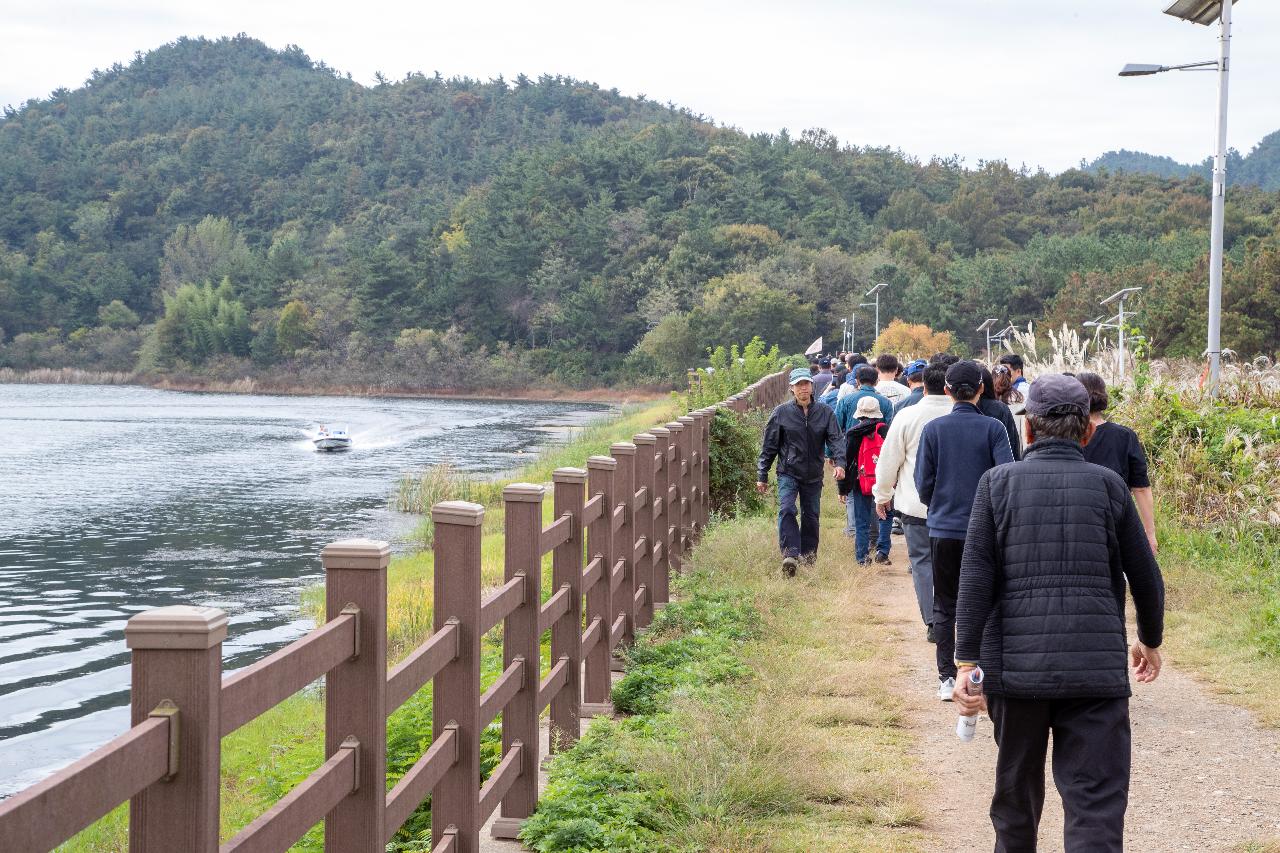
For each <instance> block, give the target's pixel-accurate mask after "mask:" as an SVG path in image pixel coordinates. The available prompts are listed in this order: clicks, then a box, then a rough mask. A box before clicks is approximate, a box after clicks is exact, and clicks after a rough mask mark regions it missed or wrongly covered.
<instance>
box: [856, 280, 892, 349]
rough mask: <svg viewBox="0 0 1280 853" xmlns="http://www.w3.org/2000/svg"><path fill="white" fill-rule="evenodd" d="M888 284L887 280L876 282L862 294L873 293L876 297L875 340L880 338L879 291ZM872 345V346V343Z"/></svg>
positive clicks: (870, 294) (869, 294)
mask: <svg viewBox="0 0 1280 853" xmlns="http://www.w3.org/2000/svg"><path fill="white" fill-rule="evenodd" d="M888 286H889V283H888V282H885V281H882V282H880V283H879V284H877V285H876V286H875V287H873V288H871V289H870V290H868V291H867V292H866V293H864V294H862V295H863V296H873V295H874V296H875V298H876V301H875V306H876V340H877V341H878V340H880V291H882V290H884V289H885V288H886V287H888ZM872 346H874V344H873V345H872Z"/></svg>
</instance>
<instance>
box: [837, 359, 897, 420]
mask: <svg viewBox="0 0 1280 853" xmlns="http://www.w3.org/2000/svg"><path fill="white" fill-rule="evenodd" d="M853 375H854V382H855V383H856V389H855V390H854V391H853V393H851V394H848V395H845V396H842V397H840V399H839V400H838V401H837V402H836V423H838V424H839V425H840V432H841V433H846V432H848V431H849V430H850V429H851V428H852V427H853V422H854V421H855V420H856V418H855V417H854V414H853V413H854V412H855V411H857V408H858V401H859V400H861V399H862V398H863V397H874V398H875V400H876V402H877V403H879V404H880V413H881V414H882V415H883V416H884V422H885V423H890V422H891V421H892V420H893V406H891V405H889V401H888V399H887V398H885V396H884V395H883V394H880V393H879V392H878V391H876V380H878V379H879V378H880V374H879V372H877V371H876V369H875V368H874V367H872V366H871V365H869V364H860V365H858V367H857V368H855V369H854V371H853Z"/></svg>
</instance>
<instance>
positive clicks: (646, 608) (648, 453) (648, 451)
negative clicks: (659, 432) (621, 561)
mask: <svg viewBox="0 0 1280 853" xmlns="http://www.w3.org/2000/svg"><path fill="white" fill-rule="evenodd" d="M657 440H658V439H657V437H656V436H653V435H650V434H649V433H647V432H641V433H636V434H635V435H633V436H631V441H632V442H633V443H634V444H635V446H636V483H635V490H636V491H637V492H639V491H640V490H641V489H645V495H646V499H645V505H644V506H642V507H639V508H637V509H636V518H635V538H636V540H637V541H638V540H640V539H643V540H644V553H642V554H641V555H640V557H639V559H637V560H636V594H637V595H639V590H640V588H641V587H643V588H644V598H642V599H641V600H640V602H639V604H637V605H636V630H639V629H641V628H643V627H645V626H646V625H648V624H649V623H650V622H652V621H653V574H654V571H653V543H654V542H655V541H656V540H655V537H654V530H655V528H656V525H655V524H654V520H653V499H654V494H655V492H654V486H653V484H654V476H653V464H654V461H655V458H654V454H653V450H654V446H655V445H656V443H657Z"/></svg>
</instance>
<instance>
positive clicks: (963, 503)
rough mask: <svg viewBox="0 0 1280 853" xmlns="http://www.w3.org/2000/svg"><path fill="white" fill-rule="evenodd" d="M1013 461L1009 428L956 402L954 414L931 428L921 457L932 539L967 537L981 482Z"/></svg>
mask: <svg viewBox="0 0 1280 853" xmlns="http://www.w3.org/2000/svg"><path fill="white" fill-rule="evenodd" d="M1012 461H1013V451H1012V450H1011V449H1010V448H1009V434H1008V433H1006V432H1005V430H1004V426H1003V425H1002V424H1001V423H1000V422H999V421H998V420H996V419H995V418H989V417H987V416H986V415H984V414H982V412H980V411H978V408H977V407H976V406H974V405H973V404H972V403H956V404H955V406H954V407H953V408H952V409H951V414H949V415H943V416H942V417H940V418H938V419H936V420H933V421H930V422H929V423H928V424H926V425H925V428H924V430H923V431H922V432H921V433H920V449H919V451H917V456H916V490H917V491H918V492H919V493H920V500H921V501H923V502H924V503H925V504H927V505H928V507H929V516H928V518H926V519H925V521H926V523H927V524H928V525H929V535H930V536H932V537H933V538H934V539H964V537H965V532H966V531H967V530H968V529H969V513H970V512H972V510H973V496H974V494H975V493H976V492H977V490H978V481H979V480H980V479H982V475H983V474H985V473H986V472H987V470H988V469H990V468H994V467H995V466H997V465H1003V464H1005V463H1006V462H1012Z"/></svg>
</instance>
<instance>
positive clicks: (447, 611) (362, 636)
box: [0, 373, 786, 853]
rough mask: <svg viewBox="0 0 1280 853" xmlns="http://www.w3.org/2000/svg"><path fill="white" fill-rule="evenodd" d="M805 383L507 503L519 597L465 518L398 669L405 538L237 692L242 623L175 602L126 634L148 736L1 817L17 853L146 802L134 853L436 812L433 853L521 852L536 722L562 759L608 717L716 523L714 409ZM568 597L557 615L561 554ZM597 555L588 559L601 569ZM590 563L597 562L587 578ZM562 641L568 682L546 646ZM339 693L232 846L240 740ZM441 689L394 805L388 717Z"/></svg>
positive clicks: (349, 549) (618, 453) (474, 520)
mask: <svg viewBox="0 0 1280 853" xmlns="http://www.w3.org/2000/svg"><path fill="white" fill-rule="evenodd" d="M785 394H786V379H785V373H778V374H774V375H771V376H768V377H765V378H764V379H762V380H760V381H759V382H756V383H755V384H753V385H752V386H751V387H749V388H747V389H746V390H745V391H743V392H741V393H739V394H735V395H734V396H733V397H731V398H729V399H728V400H725V401H724V402H722V403H719V404H716V405H715V406H712V407H709V408H706V409H701V410H698V411H696V412H691V413H690V414H689V415H687V416H685V417H682V418H679V419H678V420H676V421H673V422H671V423H668V424H666V425H665V426H662V427H655V428H654V429H651V430H649V431H648V432H646V433H641V434H639V435H636V436H635V437H634V438H633V441H632V442H626V443H619V444H614V445H613V446H612V447H611V453H610V455H609V456H592V457H591V458H589V459H588V460H587V462H586V469H585V470H584V469H581V468H560V469H557V470H556V471H555V473H554V474H553V475H552V482H553V485H552V498H551V499H552V502H553V513H554V516H555V521H553V522H552V523H551V524H550V525H549V526H547V527H545V528H544V527H543V526H542V504H543V501H544V499H545V490H544V488H543V487H542V486H540V485H534V484H531V483H514V484H512V485H509V486H507V487H506V488H505V489H504V490H503V512H504V514H505V537H504V539H505V541H504V549H505V582H504V583H503V585H502V586H500V587H499V588H498V589H496V590H493V591H491V592H490V593H489V595H488V596H487V597H482V596H481V578H480V545H481V536H482V523H483V521H484V513H485V509H484V507H482V506H480V505H479V504H473V503H466V502H463V501H445V502H443V503H439V504H436V505H435V506H434V507H432V509H431V518H432V521H433V522H434V525H435V544H434V549H435V572H434V574H435V605H434V606H435V625H434V632H433V633H432V635H431V638H430V639H428V640H427V641H426V642H425V643H423V644H422V645H421V646H419V647H418V648H417V649H416V650H414V651H413V652H412V653H411V654H409V655H408V657H406V658H405V659H404V660H403V661H401V662H400V663H399V664H397V665H396V666H395V667H393V668H392V669H391V670H390V671H388V669H387V566H388V564H389V562H390V558H391V550H390V548H389V547H388V545H387V544H386V543H385V542H373V541H369V540H362V539H353V540H346V541H342V542H334V543H332V544H330V545H328V546H326V547H325V548H324V550H323V552H322V554H321V560H322V562H323V565H324V570H325V610H326V622H325V623H324V624H323V625H321V626H320V627H318V628H316V629H315V630H313V631H311V632H310V633H309V634H307V635H306V636H305V637H303V638H301V639H299V640H297V641H296V642H294V643H291V644H290V645H288V646H286V647H285V648H283V649H280V650H279V651H277V652H275V653H274V654H272V655H270V656H268V657H266V658H263V659H262V660H260V661H258V662H257V663H255V664H253V665H252V666H249V667H246V668H245V669H242V670H239V671H237V672H236V673H234V674H233V675H231V676H230V677H228V678H225V679H224V678H223V676H222V642H223V640H224V639H226V636H227V616H226V614H225V613H224V612H223V611H221V610H219V609H217V608H213V607H191V606H186V605H177V606H173V607H161V608H158V609H155V610H150V611H147V612H144V613H140V614H138V615H136V616H134V617H133V618H131V619H130V620H129V622H128V624H127V625H126V626H125V632H124V633H125V639H126V642H127V645H128V647H129V648H130V649H131V650H132V681H133V686H132V692H131V702H130V704H131V707H132V728H130V729H129V731H127V732H125V733H124V734H123V735H120V736H119V737H117V738H115V739H114V740H112V741H110V742H109V743H107V744H106V745H104V746H102V747H100V748H99V749H97V750H95V751H94V752H92V753H90V754H89V755H87V756H85V757H84V758H82V759H80V760H79V761H77V762H75V763H74V764H72V765H70V766H68V767H66V768H64V769H63V770H61V771H59V772H58V773H56V774H54V775H53V776H51V777H50V778H48V779H46V780H44V781H43V782H41V783H39V784H37V785H34V786H32V787H31V788H29V789H27V790H26V791H23V792H22V793H19V794H17V795H16V796H14V797H12V798H11V799H8V800H5V801H4V802H2V803H0V839H3V841H0V846H2V847H3V849H4V850H5V851H9V853H38V851H47V850H50V849H52V848H53V847H56V846H57V845H58V844H61V843H62V842H63V841H65V840H67V839H68V838H70V837H71V836H73V835H74V834H76V833H77V832H79V831H80V830H82V829H84V828H85V827H87V826H88V825H89V824H91V823H93V822H94V821H95V820H97V819H98V818H100V817H102V816H103V815H105V814H106V813H107V812H109V811H110V810H111V809H113V808H115V807H116V806H118V805H119V804H121V803H123V802H124V801H125V800H128V801H129V803H130V808H129V849H130V851H134V853H217V851H221V853H268V852H269V851H284V850H287V849H288V848H289V847H290V846H292V845H293V844H294V843H295V842H296V841H297V840H298V839H299V838H301V837H302V835H303V834H304V833H305V832H306V831H307V829H308V828H309V827H311V826H313V825H314V824H316V823H318V822H319V821H321V820H323V821H324V825H325V850H326V851H330V852H331V853H375V851H377V853H380V851H382V850H384V848H385V845H386V843H387V842H388V841H389V840H390V839H391V837H392V836H393V835H395V833H396V831H397V830H398V829H399V827H400V826H401V825H402V824H403V823H404V822H405V820H406V819H408V817H409V816H410V815H411V814H412V813H413V812H414V810H415V809H417V808H418V806H419V805H420V804H421V803H423V802H424V801H425V799H426V798H427V796H428V795H430V796H431V818H432V846H433V851H435V853H444V851H452V853H475V851H476V850H477V849H478V845H479V833H480V827H481V826H482V825H483V824H484V823H485V821H486V820H487V819H488V818H489V816H490V815H492V814H493V812H494V810H495V809H499V808H500V809H501V813H500V816H499V817H498V818H497V819H496V820H495V822H494V825H493V834H494V835H495V836H496V837H503V838H514V837H515V836H516V834H517V833H518V831H519V828H520V825H521V823H522V822H523V821H524V820H525V819H526V818H527V817H529V815H531V814H532V813H533V810H534V808H535V807H536V806H537V803H538V765H539V759H540V756H539V739H538V720H539V717H540V715H541V713H542V711H543V709H546V708H548V707H550V725H551V735H552V736H551V750H552V751H556V750H560V749H564V748H566V747H567V746H570V745H572V744H573V742H574V741H576V740H577V737H578V731H579V723H578V721H579V717H580V716H582V715H584V714H590V713H599V712H600V711H601V710H603V709H604V708H607V704H606V703H607V702H608V698H609V687H610V676H609V671H610V667H611V665H612V664H613V659H614V655H613V652H614V651H615V650H617V649H619V648H622V647H625V646H627V645H629V644H630V643H631V642H632V640H633V639H634V637H635V633H636V631H637V630H639V629H641V628H643V627H645V626H646V625H647V624H649V622H650V621H651V620H652V618H653V614H654V611H655V609H657V608H660V607H662V606H663V605H664V604H665V603H666V602H667V600H668V589H669V587H668V582H669V579H670V577H671V574H672V573H673V572H679V571H680V565H681V560H682V558H683V557H684V556H685V555H686V554H687V553H688V551H689V548H690V546H691V545H692V544H693V542H694V541H696V540H697V538H698V536H699V534H700V533H701V530H702V528H703V526H704V525H705V524H706V522H707V514H708V509H709V502H708V494H707V492H708V486H709V478H710V464H709V460H708V453H707V449H708V446H709V440H710V421H711V418H712V417H713V416H714V412H715V409H717V408H719V407H721V406H724V407H728V408H731V409H734V410H736V411H746V410H747V409H750V408H753V407H761V406H772V405H776V404H777V403H778V402H780V401H781V400H782V399H783V398H784V396H785ZM548 552H550V553H551V554H552V580H551V583H552V585H553V587H554V589H555V592H554V594H552V595H551V596H550V597H549V598H548V599H547V600H546V602H545V603H544V602H543V601H542V593H541V590H540V589H539V586H540V582H541V577H542V559H543V556H544V555H546V554H547V553H548ZM584 554H585V555H588V557H589V558H588V559H585V560H584ZM584 563H585V565H584ZM499 624H502V625H503V634H502V638H503V640H502V642H503V666H504V669H503V671H502V674H501V675H500V676H499V677H498V679H497V680H496V681H494V682H493V684H492V685H490V687H489V688H488V689H487V690H485V691H484V692H483V693H482V692H481V690H480V641H481V638H482V637H483V636H484V635H485V634H486V633H487V632H488V631H489V630H490V629H492V628H495V627H497V626H498V625H499ZM548 630H549V631H550V632H551V666H550V668H549V671H547V672H545V673H544V672H542V667H541V640H542V637H543V636H544V634H545V632H546V631H548ZM321 676H323V677H324V679H325V755H326V756H327V760H326V761H325V762H324V763H323V764H322V765H321V766H320V767H319V768H317V769H316V771H315V772H313V773H312V774H311V775H310V776H308V777H307V778H306V779H305V780H304V781H303V782H301V783H299V784H298V785H297V786H296V787H295V788H294V789H293V790H292V791H290V792H289V793H288V794H287V795H285V796H284V797H283V798H282V799H281V800H280V801H279V802H277V803H276V804H275V805H274V806H272V807H271V808H270V809H269V810H268V811H267V812H266V813H264V814H263V815H262V816H261V817H259V818H258V819H257V820H255V821H253V822H252V823H251V824H249V825H248V826H246V827H245V828H244V829H243V830H241V831H240V832H239V833H238V834H237V835H236V836H235V837H234V838H232V839H231V840H230V841H227V842H226V843H224V844H222V845H219V843H218V826H219V772H220V763H221V756H220V742H221V739H222V738H223V737H224V736H226V735H228V734H230V733H231V732H233V731H235V730H236V729H238V728H240V727H241V726H243V725H244V724H246V723H248V722H249V721H251V720H253V719H255V718H256V717H258V716H259V715H261V714H262V713H264V712H266V711H268V710H270V709H271V708H273V707H274V706H275V705H277V704H279V703H280V702H281V701H283V700H284V699H286V698H287V697H289V696H291V695H292V694H294V693H296V692H297V691H299V690H301V689H302V688H303V687H305V686H306V685H308V684H310V683H311V682H313V681H315V680H317V679H319V678H320V677H321ZM432 681H434V684H433V694H432V695H433V706H432V715H433V717H432V719H433V738H434V740H433V742H432V744H431V746H430V748H429V749H427V751H426V752H425V753H424V754H423V755H422V757H421V758H420V759H419V760H418V762H417V763H416V764H415V765H414V766H413V768H412V769H411V770H410V771H409V772H408V773H407V774H405V776H404V777H403V778H402V779H401V780H400V781H399V782H398V783H397V784H396V785H395V787H394V788H392V789H391V791H387V790H386V734H387V731H386V729H387V715H388V714H390V713H391V712H392V711H394V710H395V709H396V708H398V707H400V705H402V704H403V703H404V702H405V701H406V700H407V699H408V698H409V697H411V696H412V695H413V694H414V693H416V692H417V691H418V690H419V689H421V688H422V687H423V686H424V685H426V684H427V683H428V682H432ZM498 715H501V716H502V758H501V761H500V762H499V763H498V765H497V767H495V768H494V770H493V772H492V773H491V774H490V776H489V778H488V779H487V780H486V781H485V782H484V784H483V785H482V784H481V783H480V733H481V731H482V730H483V729H484V728H485V726H487V725H488V724H489V723H491V722H492V721H493V720H494V719H496V718H497V717H498Z"/></svg>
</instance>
